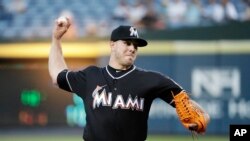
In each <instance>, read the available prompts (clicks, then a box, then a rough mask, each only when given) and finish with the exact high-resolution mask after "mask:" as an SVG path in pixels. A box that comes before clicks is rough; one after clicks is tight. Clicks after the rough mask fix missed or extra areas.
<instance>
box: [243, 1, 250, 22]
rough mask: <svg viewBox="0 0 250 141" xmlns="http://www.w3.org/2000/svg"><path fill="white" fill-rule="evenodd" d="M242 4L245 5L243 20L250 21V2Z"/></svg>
mask: <svg viewBox="0 0 250 141" xmlns="http://www.w3.org/2000/svg"><path fill="white" fill-rule="evenodd" d="M244 3H245V5H246V9H245V12H244V16H243V19H244V20H245V21H250V0H244Z"/></svg>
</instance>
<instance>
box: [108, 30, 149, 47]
mask: <svg viewBox="0 0 250 141" xmlns="http://www.w3.org/2000/svg"><path fill="white" fill-rule="evenodd" d="M110 40H111V41H117V40H133V41H134V42H136V43H137V45H138V47H144V46H146V45H147V44H148V42H147V41H146V40H144V39H142V38H140V37H139V35H138V32H137V29H136V28H135V27H133V26H126V25H121V26H119V27H117V28H116V29H114V30H113V31H112V33H111V38H110Z"/></svg>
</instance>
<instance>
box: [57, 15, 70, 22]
mask: <svg viewBox="0 0 250 141" xmlns="http://www.w3.org/2000/svg"><path fill="white" fill-rule="evenodd" d="M57 21H58V22H59V23H68V20H67V18H66V17H65V16H61V17H59V18H58V19H57Z"/></svg>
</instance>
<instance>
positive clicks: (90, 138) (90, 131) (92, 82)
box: [57, 66, 182, 141]
mask: <svg viewBox="0 0 250 141" xmlns="http://www.w3.org/2000/svg"><path fill="white" fill-rule="evenodd" d="M57 82H58V85H59V87H60V88H62V89H64V90H67V91H69V92H73V93H75V94H77V95H78V96H80V97H81V98H82V99H83V101H84V106H85V111H86V121H87V124H86V126H85V128H84V134H83V138H84V140H86V141H144V140H146V137H147V121H148V115H149V110H150V106H151V104H152V101H153V100H154V99H155V98H161V99H163V100H164V101H166V102H167V103H171V101H172V99H173V95H172V92H174V94H176V93H179V92H180V91H182V88H181V87H180V86H179V85H178V84H177V83H175V82H174V81H173V80H172V79H170V78H168V77H166V76H164V75H162V74H161V73H158V72H153V71H146V70H143V69H139V68H136V66H132V67H131V68H130V69H128V70H126V71H122V70H115V69H113V68H111V67H110V66H106V67H103V68H99V67H96V66H90V67H87V68H85V69H83V70H80V71H68V70H64V71H62V72H61V73H59V75H58V78H57ZM171 91H172V92H171Z"/></svg>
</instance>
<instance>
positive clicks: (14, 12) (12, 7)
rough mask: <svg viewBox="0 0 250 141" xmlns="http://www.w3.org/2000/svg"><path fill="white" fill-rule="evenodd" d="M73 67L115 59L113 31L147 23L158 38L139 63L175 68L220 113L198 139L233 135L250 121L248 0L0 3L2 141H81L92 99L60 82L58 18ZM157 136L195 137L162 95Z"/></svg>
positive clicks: (151, 36)
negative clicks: (54, 50)
mask: <svg viewBox="0 0 250 141" xmlns="http://www.w3.org/2000/svg"><path fill="white" fill-rule="evenodd" d="M61 15H65V16H68V17H70V20H71V22H72V26H71V28H70V30H69V32H68V33H67V34H66V36H65V37H64V40H63V46H64V48H63V51H64V54H65V56H66V61H67V63H68V65H69V67H70V68H72V69H76V68H78V67H86V66H87V65H90V64H96V65H98V66H104V65H106V63H107V61H108V59H109V58H108V55H109V48H108V40H109V35H110V32H111V30H112V29H113V28H114V27H116V26H118V25H120V24H131V25H134V26H136V27H138V28H139V29H140V31H141V36H143V37H144V38H146V39H147V40H149V45H148V47H147V48H143V49H140V50H139V57H138V60H137V61H136V65H137V66H139V67H143V68H146V69H151V70H157V71H160V72H162V73H164V74H166V75H169V76H170V77H172V78H173V79H174V80H176V81H177V82H178V83H179V84H181V85H182V86H183V87H184V88H185V89H186V90H187V91H188V92H190V93H191V94H192V97H193V98H194V99H195V100H196V101H197V102H198V103H200V104H201V105H202V106H203V107H204V108H205V110H206V111H208V113H209V114H210V116H211V122H210V124H209V126H208V129H207V133H206V135H205V136H199V137H198V138H199V140H201V141H206V140H213V141H216V140H218V141H223V140H229V127H230V124H249V123H250V114H249V113H250V110H249V107H250V96H249V94H248V93H249V91H250V90H249V89H250V87H249V80H250V74H249V72H250V62H249V60H250V1H249V0H141V1H139V0H120V1H119V0H106V1H104V0H70V1H67V0H0V33H1V34H0V140H1V141H12V140H19V141H29V140H30V141H31V140H32V141H33V140H36V141H39V140H45V141H50V140H60V141H69V140H71V141H73V140H81V136H82V132H83V130H82V127H84V126H85V124H86V123H85V113H84V112H83V111H84V107H83V102H82V101H81V100H80V99H79V98H78V97H77V96H76V95H74V94H72V95H70V94H68V93H66V92H64V91H62V90H58V89H55V88H54V87H53V86H52V84H51V81H50V78H49V74H48V71H47V70H48V68H47V61H48V52H49V48H50V38H51V32H52V27H53V23H54V20H55V19H56V18H57V17H59V16H61ZM148 132H149V138H148V140H150V141H161V140H162V141H163V140H173V141H175V140H176V141H179V140H185V141H188V140H192V136H191V135H190V132H188V131H186V130H185V129H184V128H183V127H182V125H181V124H180V122H179V121H178V118H177V117H176V113H175V111H174V109H173V108H172V107H170V106H169V105H167V104H166V103H164V102H163V101H161V100H155V102H154V103H153V105H152V108H151V111H150V117H149V127H148Z"/></svg>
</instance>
